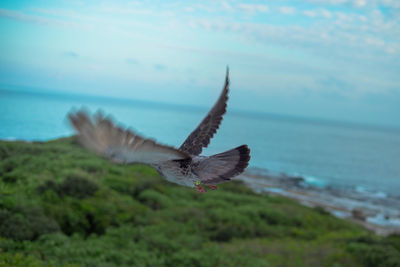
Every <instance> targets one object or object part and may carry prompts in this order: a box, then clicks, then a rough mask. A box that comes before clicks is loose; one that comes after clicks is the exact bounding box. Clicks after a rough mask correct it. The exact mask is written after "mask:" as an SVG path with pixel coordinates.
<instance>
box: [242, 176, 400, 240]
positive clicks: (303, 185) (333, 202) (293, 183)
mask: <svg viewBox="0 0 400 267" xmlns="http://www.w3.org/2000/svg"><path fill="white" fill-rule="evenodd" d="M238 178H239V179H240V180H242V181H243V182H244V183H245V184H246V185H247V186H248V187H250V188H251V189H252V190H254V191H255V192H257V193H267V194H272V195H280V196H285V197H288V198H291V199H294V200H297V201H298V202H300V203H301V204H303V205H306V206H309V207H321V208H323V209H324V210H325V211H327V212H329V213H331V214H333V215H334V216H336V217H339V218H343V219H346V220H350V221H353V222H355V223H358V224H360V225H362V226H364V227H365V228H367V229H369V230H370V231H373V232H374V233H376V234H377V235H380V236H387V235H390V234H394V233H397V234H400V198H399V197H395V196H387V195H386V194H383V193H379V192H368V191H365V190H362V189H361V188H346V189H344V188H334V187H324V186H315V185H311V184H309V183H307V181H306V179H305V178H304V177H301V176H289V175H286V174H274V173H270V172H268V171H265V170H259V169H250V170H249V171H247V172H245V173H244V174H242V175H240V176H239V177H238Z"/></svg>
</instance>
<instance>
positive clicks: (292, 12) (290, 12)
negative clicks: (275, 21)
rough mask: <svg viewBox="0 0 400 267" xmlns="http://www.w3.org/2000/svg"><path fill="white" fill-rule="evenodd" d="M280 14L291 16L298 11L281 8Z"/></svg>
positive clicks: (292, 8) (291, 8) (288, 7)
mask: <svg viewBox="0 0 400 267" xmlns="http://www.w3.org/2000/svg"><path fill="white" fill-rule="evenodd" d="M279 12H281V13H282V14H286V15H291V14H294V13H295V12H296V9H295V8H294V7H291V6H281V7H280V8H279Z"/></svg>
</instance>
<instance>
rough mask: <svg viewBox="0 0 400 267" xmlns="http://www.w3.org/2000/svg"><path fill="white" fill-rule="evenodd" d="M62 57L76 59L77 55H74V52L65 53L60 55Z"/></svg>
mask: <svg viewBox="0 0 400 267" xmlns="http://www.w3.org/2000/svg"><path fill="white" fill-rule="evenodd" d="M62 54H63V56H66V57H69V58H78V57H79V55H78V54H77V53H75V52H74V51H65V52H63V53H62Z"/></svg>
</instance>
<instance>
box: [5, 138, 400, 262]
mask: <svg viewBox="0 0 400 267" xmlns="http://www.w3.org/2000/svg"><path fill="white" fill-rule="evenodd" d="M0 266H400V236H391V237H388V238H381V237H377V236H375V235H373V234H371V233H369V232H367V231H366V230H364V229H363V228H361V227H360V226H358V225H355V224H352V223H350V222H347V221H343V220H339V219H336V218H334V217H333V216H331V215H329V214H327V213H326V212H324V211H323V210H322V209H310V208H307V207H303V206H301V205H299V204H297V203H295V202H294V201H291V200H288V199H285V198H282V197H274V196H268V195H258V194H255V193H253V192H252V191H250V190H249V189H247V188H246V187H245V186H244V185H243V184H241V183H240V182H231V183H227V184H224V185H221V186H220V189H219V190H217V191H209V192H208V193H206V194H203V195H201V194H198V193H197V192H195V191H194V190H193V189H190V188H184V187H180V186H177V185H174V184H171V183H168V182H166V181H164V180H163V179H162V178H161V177H160V176H159V175H158V174H157V172H156V171H155V170H153V169H152V168H149V167H147V166H143V165H126V166H118V165H114V164H111V163H109V162H108V161H106V160H104V159H101V158H99V157H97V156H95V155H93V154H91V153H89V152H87V151H86V150H84V149H82V148H80V147H79V146H78V145H77V144H76V142H75V139H73V138H67V139H60V140H55V141H51V142H46V143H24V142H0Z"/></svg>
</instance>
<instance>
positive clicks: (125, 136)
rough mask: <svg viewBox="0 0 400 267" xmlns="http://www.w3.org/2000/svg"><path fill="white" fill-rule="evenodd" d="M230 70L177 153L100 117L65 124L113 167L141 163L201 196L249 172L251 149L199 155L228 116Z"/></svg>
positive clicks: (78, 116) (81, 115)
mask: <svg viewBox="0 0 400 267" xmlns="http://www.w3.org/2000/svg"><path fill="white" fill-rule="evenodd" d="M229 84H230V80H229V68H228V67H227V69H226V76H225V83H224V86H223V89H222V92H221V94H220V96H219V98H218V100H217V102H216V103H215V104H214V106H213V107H212V108H211V110H210V111H209V112H208V113H207V115H206V116H205V117H204V119H203V120H202V121H201V122H200V124H199V125H198V126H197V127H196V129H194V131H193V132H192V133H191V134H190V135H189V136H188V137H187V138H186V140H185V141H184V142H183V143H182V145H181V146H180V147H179V148H174V147H172V146H167V145H163V144H159V143H157V142H156V141H155V140H154V139H150V138H144V137H142V136H140V135H138V134H136V133H135V132H134V131H132V130H130V129H129V128H128V129H124V128H122V127H120V126H117V125H116V124H115V123H114V122H113V120H112V119H111V118H110V117H106V116H104V115H103V114H102V112H100V111H99V112H97V113H95V114H94V115H93V116H92V115H90V114H89V113H88V112H87V111H86V110H84V109H80V110H78V111H71V112H69V113H68V119H69V121H70V123H71V125H72V126H73V128H74V129H75V131H76V132H77V138H78V140H79V142H80V144H81V145H82V146H83V147H85V148H87V149H89V150H91V151H92V152H94V153H96V154H98V155H100V156H102V157H105V158H107V159H109V160H110V161H111V162H113V163H119V164H133V163H142V164H146V165H150V166H151V167H153V168H155V169H156V170H157V172H158V173H159V174H160V175H161V176H162V177H164V178H165V179H166V180H167V181H169V182H172V183H176V184H179V185H182V186H186V187H192V188H195V190H196V191H197V192H199V193H205V192H206V191H207V190H206V188H207V187H208V189H210V190H216V189H217V184H221V183H225V182H228V181H230V180H231V179H232V178H233V177H235V176H237V175H239V174H241V173H242V172H244V170H245V169H246V168H247V166H248V164H249V161H250V149H249V148H248V146H247V145H241V146H238V147H236V148H233V149H230V150H228V151H225V152H222V153H218V154H215V155H211V156H204V155H200V154H201V152H202V150H203V148H206V147H207V146H208V144H209V143H210V140H211V138H212V137H213V136H214V134H215V133H216V132H217V130H218V128H219V125H220V124H221V121H222V119H223V115H224V114H225V113H226V107H227V101H228V92H229Z"/></svg>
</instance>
